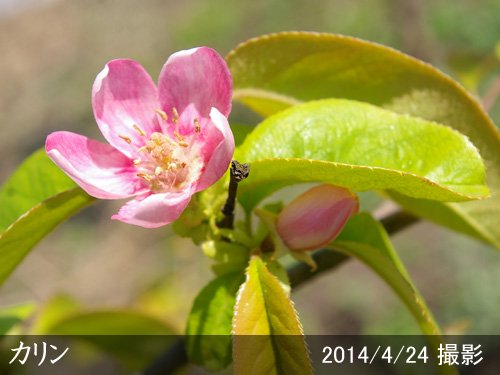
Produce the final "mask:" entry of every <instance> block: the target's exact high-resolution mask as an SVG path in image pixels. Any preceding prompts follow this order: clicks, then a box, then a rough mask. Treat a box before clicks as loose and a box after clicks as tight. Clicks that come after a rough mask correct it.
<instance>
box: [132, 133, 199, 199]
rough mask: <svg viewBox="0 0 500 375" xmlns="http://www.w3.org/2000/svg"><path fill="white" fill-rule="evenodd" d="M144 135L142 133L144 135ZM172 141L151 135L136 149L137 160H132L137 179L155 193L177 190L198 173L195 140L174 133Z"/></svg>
mask: <svg viewBox="0 0 500 375" xmlns="http://www.w3.org/2000/svg"><path fill="white" fill-rule="evenodd" d="M144 136H145V133H144ZM174 137H175V140H174V139H172V138H171V137H170V136H169V135H167V134H162V133H158V132H155V133H153V134H151V136H150V137H149V139H148V140H147V141H146V143H145V145H144V146H143V147H141V148H139V149H138V151H139V154H140V157H139V158H137V159H136V160H134V164H135V166H136V168H137V176H138V177H140V178H142V179H143V180H144V181H146V182H147V183H149V184H150V187H151V190H152V191H154V192H156V193H158V192H166V191H174V192H175V191H180V190H182V188H183V187H184V186H185V185H189V184H190V183H192V182H193V181H194V180H195V179H196V178H197V177H198V176H199V174H200V172H201V167H202V163H201V162H200V160H199V147H198V145H197V143H196V142H193V140H194V139H193V138H194V137H189V138H186V137H184V136H182V135H180V134H179V133H178V132H177V131H175V132H174Z"/></svg>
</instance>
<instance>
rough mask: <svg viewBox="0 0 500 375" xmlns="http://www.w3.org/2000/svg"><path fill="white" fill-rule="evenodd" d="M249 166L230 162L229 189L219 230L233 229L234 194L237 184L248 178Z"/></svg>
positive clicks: (236, 190)
mask: <svg viewBox="0 0 500 375" xmlns="http://www.w3.org/2000/svg"><path fill="white" fill-rule="evenodd" d="M249 173H250V166H249V165H248V164H240V163H238V162H237V161H236V160H233V161H232V162H231V171H230V180H229V189H228V193H227V200H226V204H224V207H223V208H222V213H223V214H224V218H223V219H222V220H221V221H220V222H219V223H218V226H219V228H227V229H233V226H234V208H235V206H236V193H237V192H238V183H240V182H241V181H243V180H244V179H245V178H247V177H248V174H249Z"/></svg>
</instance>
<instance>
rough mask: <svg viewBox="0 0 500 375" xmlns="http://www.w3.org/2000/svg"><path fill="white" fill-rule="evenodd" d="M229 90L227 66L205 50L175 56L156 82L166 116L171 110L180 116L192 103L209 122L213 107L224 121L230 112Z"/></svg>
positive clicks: (204, 48)
mask: <svg viewBox="0 0 500 375" xmlns="http://www.w3.org/2000/svg"><path fill="white" fill-rule="evenodd" d="M231 87H232V80H231V74H230V72H229V69H228V67H227V65H226V62H225V61H224V59H223V58H222V57H221V56H220V55H219V54H218V53H217V52H216V51H214V50H213V49H211V48H208V47H199V48H193V49H190V50H186V51H179V52H176V53H174V54H173V55H172V56H170V57H169V58H168V60H167V62H166V63H165V65H164V66H163V69H162V71H161V73H160V78H159V80H158V91H159V98H160V104H161V106H162V109H163V110H164V111H165V112H167V114H168V115H169V116H171V114H172V109H173V108H174V107H175V108H176V109H177V111H178V112H179V114H181V113H182V112H183V111H184V109H185V108H187V107H188V105H189V104H191V103H192V104H194V107H195V109H196V111H197V112H198V115H199V116H200V117H204V118H208V116H209V114H210V111H211V109H212V107H215V108H217V109H218V110H219V111H220V112H221V113H222V114H223V115H224V116H226V117H227V116H228V115H229V112H231V95H232V91H231V90H232V89H231Z"/></svg>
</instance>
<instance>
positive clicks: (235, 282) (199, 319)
mask: <svg viewBox="0 0 500 375" xmlns="http://www.w3.org/2000/svg"><path fill="white" fill-rule="evenodd" d="M242 282H243V275H242V274H241V273H239V272H238V273H231V274H227V275H223V276H220V277H218V278H216V279H215V280H213V281H212V282H210V283H209V284H208V285H207V286H205V287H204V288H203V289H202V290H201V292H200V293H199V294H198V296H197V297H196V299H195V301H194V304H193V307H192V309H191V313H190V314H189V318H188V323H187V328H186V351H187V354H188V357H189V359H190V361H191V362H193V363H195V364H197V365H200V366H202V367H204V368H206V369H207V370H209V371H219V370H222V369H223V368H225V367H227V366H228V365H229V364H230V363H231V360H232V357H231V322H232V319H233V310H234V305H235V303H236V293H237V292H238V289H239V287H240V285H241V284H242Z"/></svg>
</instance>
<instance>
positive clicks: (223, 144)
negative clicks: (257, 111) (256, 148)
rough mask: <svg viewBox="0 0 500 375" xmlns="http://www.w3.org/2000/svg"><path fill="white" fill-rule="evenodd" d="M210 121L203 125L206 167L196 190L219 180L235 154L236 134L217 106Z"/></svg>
mask: <svg viewBox="0 0 500 375" xmlns="http://www.w3.org/2000/svg"><path fill="white" fill-rule="evenodd" d="M210 119H211V121H210V122H207V123H206V124H205V125H204V126H203V127H202V133H201V134H200V135H201V136H203V142H204V143H203V146H202V149H201V153H202V157H203V158H204V159H205V163H206V164H205V168H204V170H203V172H202V174H201V176H200V178H199V180H198V184H197V186H196V191H201V190H204V189H206V188H207V187H209V186H211V185H212V184H214V183H215V182H217V181H218V180H219V179H220V178H221V177H222V176H223V175H224V173H226V171H227V169H228V167H229V164H230V163H231V159H232V158H233V154H234V136H233V132H232V131H231V128H230V127H229V123H228V122H227V119H226V117H224V116H223V115H222V113H220V112H219V111H218V110H217V109H216V108H212V111H211V112H210Z"/></svg>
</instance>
